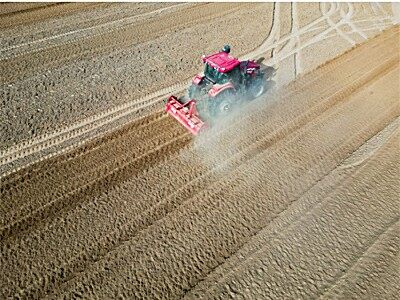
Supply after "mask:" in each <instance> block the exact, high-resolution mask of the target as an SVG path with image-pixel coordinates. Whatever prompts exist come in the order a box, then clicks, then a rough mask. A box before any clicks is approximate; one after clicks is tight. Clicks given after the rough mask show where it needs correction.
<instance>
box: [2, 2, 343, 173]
mask: <svg viewBox="0 0 400 300" xmlns="http://www.w3.org/2000/svg"><path fill="white" fill-rule="evenodd" d="M277 5H278V6H279V3H278V4H277ZM276 11H277V12H279V7H278V9H277V10H276ZM276 11H275V10H274V14H275V13H276ZM333 13H335V10H334V9H333V6H332V9H330V10H329V11H328V12H327V14H326V15H325V16H322V17H320V18H319V19H317V20H315V21H313V22H312V23H310V24H308V25H306V26H304V28H302V29H300V30H299V32H298V34H302V33H305V32H307V30H308V29H309V28H312V26H314V25H316V24H318V23H319V22H322V21H324V20H325V18H326V17H327V16H329V15H331V14H333ZM274 19H275V20H276V22H275V23H274V24H273V26H272V29H271V34H270V36H268V38H267V39H266V40H264V42H263V43H262V44H261V45H260V46H259V47H258V48H256V49H254V50H253V51H252V52H251V56H254V57H258V56H260V55H262V54H263V53H265V52H266V51H268V49H265V48H266V47H268V45H269V43H270V42H271V41H272V40H271V39H273V38H274V36H275V32H274V28H276V25H277V24H279V18H278V17H277V16H276V17H275V18H274ZM288 38H289V39H290V38H292V37H286V38H285V39H288ZM184 86H185V84H183V83H180V84H179V83H178V84H176V85H174V86H170V87H167V88H165V89H162V90H159V91H158V92H155V93H152V94H150V95H148V96H147V97H144V99H138V100H137V102H140V103H141V102H145V101H149V100H150V99H151V98H155V97H158V96H160V95H162V94H165V95H167V94H169V93H171V91H174V90H175V91H176V92H180V91H181V90H183V88H184ZM133 102H136V101H130V102H127V103H125V104H123V105H121V106H118V107H116V108H114V109H110V110H108V111H106V112H104V113H101V114H98V115H95V116H92V117H89V118H86V119H84V120H83V121H81V122H77V123H75V124H74V125H72V126H67V127H62V128H60V129H58V130H55V131H53V132H52V133H49V134H44V135H41V136H34V137H33V138H32V139H30V140H28V141H25V142H22V143H20V144H17V145H15V146H12V147H10V148H8V149H7V150H5V151H2V152H0V158H1V159H0V165H2V164H5V163H7V162H12V161H14V160H16V159H18V158H21V157H25V156H26V155H29V154H33V153H37V152H39V151H41V150H43V149H46V148H48V147H49V145H58V144H59V143H61V142H63V141H65V140H69V139H71V138H73V137H75V136H77V135H78V136H79V135H82V134H83V133H85V132H88V131H90V130H92V131H93V130H95V129H96V128H98V127H100V126H102V124H105V123H109V121H105V122H101V123H100V125H96V124H92V126H88V127H89V128H88V129H87V130H84V129H80V130H77V131H76V132H77V133H76V134H69V133H68V131H72V130H76V128H79V127H81V126H86V125H87V124H88V123H90V122H96V121H98V120H99V119H101V118H102V117H105V116H108V115H109V114H112V113H114V112H116V113H117V112H118V111H126V110H127V108H129V107H130V106H132V105H134V104H133ZM157 102H159V101H151V103H150V104H149V105H144V107H148V106H151V105H152V104H154V103H157ZM133 110H135V109H133ZM121 116H123V114H121ZM118 118H119V117H118V116H116V119H118ZM62 134H66V135H65V136H64V137H60V135H62ZM54 137H57V138H55V139H54ZM88 140H90V139H88ZM41 144H42V145H41ZM80 144H82V142H81V143H80ZM78 145H79V144H78ZM73 148H74V146H73V145H72V146H69V147H68V148H66V149H64V151H67V150H70V149H73ZM61 153H62V152H61ZM57 154H58V153H57V152H56V153H53V154H50V155H46V156H45V157H42V159H48V158H50V157H52V156H54V155H57ZM36 161H37V160H36ZM33 163H35V161H33V162H31V163H28V164H26V165H24V166H22V167H17V168H15V169H12V170H10V171H8V172H5V173H4V174H2V175H1V176H0V180H1V179H2V178H4V177H6V176H8V175H9V174H11V173H14V172H16V171H18V170H20V169H22V168H24V167H27V166H29V165H31V164H33Z"/></svg>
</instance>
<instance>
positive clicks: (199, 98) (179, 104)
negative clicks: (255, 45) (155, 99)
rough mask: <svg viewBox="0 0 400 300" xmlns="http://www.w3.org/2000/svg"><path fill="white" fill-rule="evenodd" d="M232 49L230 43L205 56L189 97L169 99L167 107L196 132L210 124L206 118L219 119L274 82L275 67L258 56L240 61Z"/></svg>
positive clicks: (190, 129)
mask: <svg viewBox="0 0 400 300" xmlns="http://www.w3.org/2000/svg"><path fill="white" fill-rule="evenodd" d="M229 53H230V47H229V46H224V48H223V50H222V51H221V52H218V53H215V54H212V55H209V56H203V57H202V61H203V63H204V64H205V69H204V73H202V74H197V75H196V76H194V77H193V79H192V84H191V86H190V87H189V89H188V98H186V97H182V98H179V99H178V98H177V97H175V96H170V97H169V99H168V100H167V104H166V108H165V109H166V111H167V112H168V113H169V114H170V115H171V116H173V117H174V118H175V119H177V120H178V121H179V122H180V123H181V124H182V125H183V126H185V127H186V128H187V129H188V130H189V131H190V132H191V133H193V134H194V135H196V134H198V133H199V131H200V130H201V129H203V128H204V127H206V126H205V120H209V121H213V120H218V118H219V117H222V116H225V115H227V114H229V113H230V112H231V111H232V109H233V108H234V107H235V106H237V105H238V104H239V103H241V102H242V101H244V100H251V99H254V98H257V97H259V96H261V95H262V94H263V93H264V92H265V91H266V90H267V89H268V88H269V87H270V86H271V83H272V81H271V78H272V77H273V76H274V74H275V70H274V69H273V68H272V67H266V66H261V65H260V64H258V63H256V62H255V61H254V60H247V61H239V60H238V59H237V58H235V57H233V56H231V55H230V54H229Z"/></svg>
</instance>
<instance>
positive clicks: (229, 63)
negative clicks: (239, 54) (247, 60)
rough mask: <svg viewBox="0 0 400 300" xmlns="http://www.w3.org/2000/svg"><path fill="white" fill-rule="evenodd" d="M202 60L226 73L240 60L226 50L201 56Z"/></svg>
mask: <svg viewBox="0 0 400 300" xmlns="http://www.w3.org/2000/svg"><path fill="white" fill-rule="evenodd" d="M203 62H205V63H207V64H208V65H210V66H211V67H213V68H216V69H217V70H218V72H221V73H226V72H229V71H231V70H232V69H233V68H235V67H237V66H238V65H239V64H240V61H239V60H238V59H237V58H235V57H233V56H232V55H230V54H229V53H226V52H218V53H215V54H211V55H209V56H204V57H203Z"/></svg>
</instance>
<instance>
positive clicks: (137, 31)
mask: <svg viewBox="0 0 400 300" xmlns="http://www.w3.org/2000/svg"><path fill="white" fill-rule="evenodd" d="M216 5H218V3H211V4H207V5H204V6H200V7H183V9H182V11H177V12H171V13H169V14H165V15H161V16H160V17H159V18H158V19H156V20H155V19H149V20H148V19H144V20H139V21H137V23H135V24H130V25H128V26H126V27H123V28H118V29H117V30H118V34H116V33H115V32H113V31H111V32H105V33H104V34H100V35H99V36H93V37H90V36H89V37H88V38H85V39H83V40H77V41H74V40H73V41H71V42H68V43H65V44H61V45H60V46H58V45H55V46H54V47H49V48H47V49H44V50H43V51H40V52H32V53H30V52H28V53H27V55H24V54H23V55H21V56H17V57H13V58H10V59H6V60H2V61H0V70H8V71H7V72H3V73H4V74H5V75H4V77H3V81H4V82H5V83H10V82H12V81H15V80H17V79H20V78H21V77H22V75H24V74H27V73H34V72H37V71H39V70H43V69H46V70H47V69H50V68H55V67H56V66H61V65H64V64H66V63H70V62H73V61H75V60H76V59H84V58H92V57H96V56H99V55H101V54H104V53H109V52H112V51H113V50H115V49H123V48H128V47H129V46H131V45H132V44H139V43H145V42H148V41H151V40H153V39H155V38H157V37H160V36H162V35H163V34H165V33H167V32H170V31H173V30H179V29H184V28H187V27H191V26H193V25H195V24H201V23H206V22H207V21H208V20H212V19H216V18H221V17H223V16H225V15H228V14H231V13H234V12H236V11H238V10H240V9H241V8H243V7H246V6H249V5H250V4H249V3H247V4H246V3H224V5H223V8H222V9H216V7H215V6H216ZM144 24H145V26H144ZM82 41H85V43H82Z"/></svg>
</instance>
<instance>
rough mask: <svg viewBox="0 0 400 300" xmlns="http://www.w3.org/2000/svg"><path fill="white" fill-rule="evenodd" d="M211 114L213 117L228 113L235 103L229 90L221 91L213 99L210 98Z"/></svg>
mask: <svg viewBox="0 0 400 300" xmlns="http://www.w3.org/2000/svg"><path fill="white" fill-rule="evenodd" d="M210 101H212V102H213V105H212V115H213V116H214V117H224V116H227V115H229V114H230V113H231V112H232V110H233V106H234V104H235V100H234V94H233V93H232V92H230V91H226V92H222V93H221V94H219V95H218V96H217V97H216V98H215V99H211V100H210Z"/></svg>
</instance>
